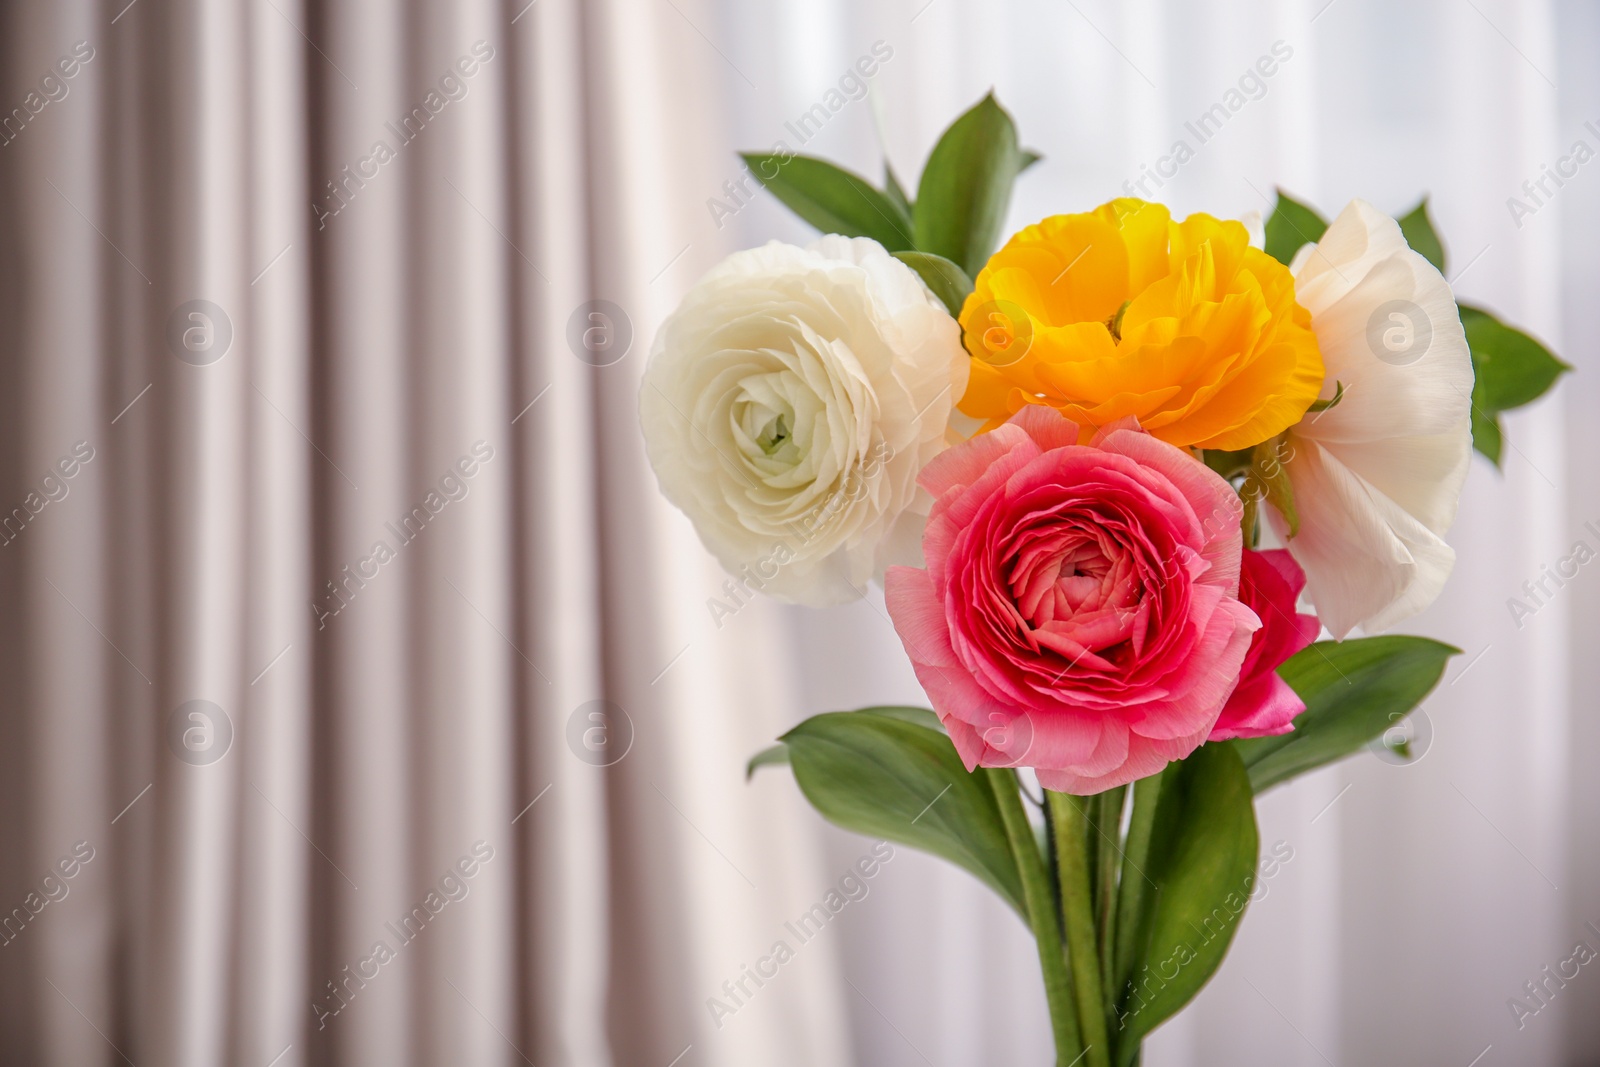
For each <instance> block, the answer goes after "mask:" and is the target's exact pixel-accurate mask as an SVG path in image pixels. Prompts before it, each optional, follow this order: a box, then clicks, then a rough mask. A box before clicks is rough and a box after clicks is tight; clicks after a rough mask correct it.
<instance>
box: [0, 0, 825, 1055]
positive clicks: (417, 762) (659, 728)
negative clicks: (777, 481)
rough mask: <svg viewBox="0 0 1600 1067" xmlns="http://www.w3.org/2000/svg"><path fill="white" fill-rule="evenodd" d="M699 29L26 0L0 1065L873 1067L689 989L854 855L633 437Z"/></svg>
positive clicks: (820, 973)
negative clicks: (838, 850) (776, 775)
mask: <svg viewBox="0 0 1600 1067" xmlns="http://www.w3.org/2000/svg"><path fill="white" fill-rule="evenodd" d="M707 18H708V16H707V15H706V13H705V11H704V10H703V9H702V8H701V7H700V6H699V5H697V4H694V3H692V2H690V0H670V2H666V3H661V2H656V3H646V2H644V0H639V2H623V0H584V2H582V3H579V2H578V0H535V2H527V0H511V2H508V3H496V2H491V0H469V2H460V3H458V2H454V0H451V2H444V0H439V2H434V3H422V2H409V3H405V4H402V5H395V6H391V5H381V4H375V3H360V2H356V0H328V2H316V3H309V2H297V0H249V2H248V3H232V2H223V0H135V2H134V3H132V4H128V3H127V0H112V2H111V3H84V2H78V3H70V2H64V3H51V4H30V5H20V4H19V5H7V6H6V7H5V9H4V14H3V16H0V72H3V74H4V77H3V78H0V87H3V90H4V91H5V92H6V93H7V94H8V95H7V98H6V99H4V100H3V101H0V108H3V109H4V112H5V114H6V115H7V116H8V117H7V118H6V119H5V121H4V122H3V123H0V126H3V129H4V133H3V140H4V144H3V146H0V203H3V204H4V205H5V208H4V210H3V211H0V235H3V236H0V279H3V283H4V284H3V285H0V375H3V381H0V435H3V436H0V440H3V447H0V493H3V496H0V507H4V508H5V523H4V531H5V532H4V534H3V535H0V542H3V543H0V603H3V604H4V605H5V607H6V611H5V612H4V616H3V622H0V627H3V631H0V664H3V667H0V671H3V674H0V677H3V678H4V680H5V684H4V685H3V686H0V802H3V803H0V811H3V812H4V818H0V892H3V894H4V897H3V899H0V909H3V915H4V923H3V924H0V925H3V929H4V933H3V935H0V941H3V947H0V1035H3V1038H0V1062H4V1063H7V1064H10V1063H16V1064H29V1065H33V1064H72V1065H81V1064H93V1063H104V1064H111V1063H123V1062H127V1063H131V1064H138V1065H140V1067H144V1065H146V1064H174V1065H194V1067H203V1065H213V1064H219V1063H230V1064H245V1065H251V1067H268V1065H269V1064H271V1065H272V1067H288V1065H291V1064H302V1063H314V1064H332V1063H361V1064H380V1063H381V1064H386V1065H391V1064H395V1065H398V1064H443V1063H451V1064H500V1063H507V1064H509V1063H523V1062H526V1063H533V1064H538V1065H539V1067H549V1065H560V1064H573V1065H584V1067H588V1065H605V1064H611V1063H615V1064H628V1065H633V1064H651V1065H657V1067H669V1065H681V1067H692V1065H699V1064H730V1065H731V1064H750V1063H761V1064H796V1065H798V1064H808V1063H829V1064H842V1063H848V1062H849V1057H848V1053H847V1052H846V1051H845V1048H844V1044H845V1042H844V1038H843V1021H842V1020H843V1012H844V1009H843V1006H842V1001H841V999H840V997H839V994H838V993H837V991H836V990H837V988H838V986H839V983H838V981H837V978H836V976H835V974H834V962H833V957H832V955H831V953H832V951H833V949H831V948H829V947H828V946H826V945H824V946H820V947H819V948H817V949H816V950H814V951H812V952H811V957H810V959H809V960H808V964H807V966H806V968H805V969H803V970H799V969H797V972H796V973H795V974H794V975H792V976H785V978H784V980H783V983H773V987H772V989H771V990H770V991H763V992H762V995H761V998H760V1001H761V1002H760V1003H759V1004H758V1003H756V1002H755V1001H752V1002H751V1003H750V1004H749V1005H748V1007H749V1008H750V1009H751V1010H749V1011H741V1012H740V1013H739V1015H738V1017H737V1018H736V1019H734V1020H732V1021H724V1022H725V1025H724V1026H722V1027H721V1028H719V1027H718V1026H717V1025H716V1024H715V1022H714V1021H713V1018H712V1015H711V1014H710V1013H709V1012H708V1011H707V1009H706V1006H705V1003H704V1002H705V1000H706V999H707V998H708V997H710V996H712V995H714V994H717V993H718V992H719V988H720V986H721V983H722V982H723V980H724V979H727V978H737V977H738V975H739V974H740V968H741V966H742V965H744V964H747V963H750V962H753V961H754V959H755V958H756V957H757V956H758V955H760V954H761V953H762V952H764V951H765V949H766V947H767V946H769V945H770V944H771V942H772V940H773V937H774V931H776V930H777V928H778V926H779V924H780V920H781V918H782V917H783V916H784V915H785V914H798V913H799V912H800V911H802V910H804V907H805V906H806V905H807V904H809V902H810V899H811V897H812V896H813V893H812V890H813V889H814V888H815V887H814V886H812V885H811V884H810V883H809V882H807V881H806V879H804V878H802V877H800V874H801V872H804V871H808V870H811V869H813V868H817V869H821V867H822V865H821V863H820V861H817V860H816V858H815V855H814V852H813V850H814V845H813V844H812V843H811V836H810V835H809V834H808V833H807V832H805V828H806V827H807V826H809V825H810V824H809V823H802V822H801V821H800V820H801V819H803V818H806V817H807V816H805V814H804V813H803V811H802V809H801V808H800V806H799V804H798V803H797V802H795V801H794V800H793V798H792V797H790V796H788V794H785V798H784V799H783V800H781V801H778V800H772V799H767V800H764V799H763V797H767V798H772V797H776V796H777V794H775V793H773V792H770V791H769V792H766V793H750V794H745V793H744V792H743V791H742V785H741V783H740V782H739V776H740V760H741V758H742V757H743V756H744V755H746V754H748V752H750V751H752V750H754V749H755V748H756V747H757V746H758V745H759V744H760V743H762V742H763V741H764V740H765V739H767V738H770V737H771V736H772V735H773V734H774V733H775V732H777V730H778V729H779V728H780V724H781V723H783V722H785V721H788V720H789V719H792V718H793V717H794V715H795V709H794V708H792V707H790V706H789V705H788V704H787V703H786V698H784V697H783V696H782V693H783V692H784V691H785V689H784V687H783V685H782V684H781V682H782V678H783V674H782V660H781V658H780V657H779V656H778V655H777V651H778V650H777V649H776V648H775V647H774V646H773V642H772V640H771V638H770V636H768V635H771V634H773V633H775V632H777V630H778V628H777V627H775V626H769V625H763V626H750V627H745V628H742V629H741V630H740V631H739V632H738V633H735V634H731V635H720V636H717V637H716V639H715V640H713V639H712V638H711V636H709V635H708V633H707V624H706V620H705V613H704V607H703V599H704V596H705V593H704V592H703V590H704V589H706V588H711V589H714V588H715V586H716V584H717V583H716V581H715V579H714V576H713V575H712V574H711V573H710V572H709V571H708V570H705V569H704V568H706V567H707V566H708V564H703V563H699V562H698V561H700V560H702V559H703V556H702V554H700V553H698V552H697V551H696V550H694V548H693V542H692V535H691V534H690V533H689V531H688V530H687V527H686V526H685V525H684V524H683V523H682V521H681V520H680V519H678V518H677V517H676V516H674V515H672V514H670V513H669V512H668V511H667V509H666V508H665V506H664V505H663V504H662V503H661V502H660V501H659V499H658V497H657V494H656V492H655V490H654V484H653V480H652V479H651V478H650V476H649V473H648V469H647V467H646V466H645V465H644V463H643V456H642V450H641V446H640V442H639V440H638V434H637V431H636V429H635V416H634V398H635V391H636V383H637V375H638V372H639V370H640V368H641V366H642V362H643V357H644V355H645V354H646V352H647V350H648V343H649V339H650V336H651V334H652V333H653V330H654V327H655V325H656V323H657V322H658V321H659V319H660V317H661V315H662V314H664V312H665V311H666V310H667V309H668V307H670V304H671V302H672V301H673V300H674V299H675V294H676V293H677V292H679V291H681V289H682V286H683V284H685V282H686V280H687V279H689V278H692V277H693V276H694V274H695V273H696V272H698V271H699V270H702V269H704V267H705V266H707V265H709V264H710V263H711V262H713V261H714V260H715V259H716V258H718V257H719V256H720V255H721V254H722V253H723V252H724V251H726V249H724V248H721V247H718V246H717V245H716V244H715V242H713V241H708V240H706V239H705V238H704V237H703V236H702V237H696V238H695V240H694V242H693V243H692V244H691V240H690V237H688V236H685V235H684V234H682V233H680V232H678V231H677V230H675V229H674V223H673V221H672V217H671V216H672V213H671V212H668V211H666V210H664V209H663V208H662V203H663V202H664V200H665V198H666V197H668V196H669V195H675V196H677V198H678V199H679V200H684V199H687V202H691V203H694V202H697V201H698V198H699V197H700V196H701V195H702V194H700V193H699V190H701V189H714V188H715V187H716V186H717V184H718V183H719V182H720V180H721V179H722V177H724V175H723V174H722V173H721V172H720V170H718V169H717V168H718V167H719V166H721V165H724V163H725V161H723V160H722V159H721V158H720V157H718V158H712V153H711V152H710V151H709V150H708V149H707V146H705V145H703V144H700V143H697V142H696V140H695V137H694V135H693V132H692V131H693V130H694V129H695V128H696V122H695V121H694V119H695V117H696V116H700V115H704V114H707V113H708V112H709V111H710V109H711V108H712V107H713V104H714V99H715V88H716V84H715V81H714V79H712V78H711V77H710V76H709V75H708V74H707V72H706V68H705V64H704V63H702V62H700V60H701V59H703V58H704V57H696V58H695V61H694V62H685V61H683V56H682V45H683V42H684V41H686V40H695V41H698V40H700V38H699V37H697V36H690V34H691V33H697V32H698V30H697V29H696V27H697V26H699V25H704V24H706V20H707ZM710 61H711V62H715V58H714V57H712V58H711V60H710ZM13 107H14V108H15V110H12V108H13ZM674 190H676V192H674ZM683 190H688V192H686V193H685V192H683ZM678 214H680V215H681V214H682V213H681V212H680V213H678ZM685 246H690V247H685ZM592 300H604V301H607V302H608V303H607V304H604V305H597V306H591V305H590V304H589V303H588V302H589V301H592ZM597 316H598V317H597ZM630 338H631V339H630ZM684 560H691V561H696V562H695V563H693V564H691V565H690V566H689V567H688V568H687V569H686V567H685V565H684V563H683V562H682V561H684ZM696 568H700V569H698V570H697V569H696ZM750 610H751V611H752V612H760V611H766V610H768V609H766V608H765V607H762V608H752V609H750ZM790 792H791V793H792V791H790ZM747 795H748V798H749V799H748V801H747V802H745V801H741V802H739V803H737V804H730V803H728V802H727V798H728V797H730V796H732V797H744V796H747ZM758 887H759V888H758Z"/></svg>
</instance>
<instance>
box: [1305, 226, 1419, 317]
mask: <svg viewBox="0 0 1600 1067" xmlns="http://www.w3.org/2000/svg"><path fill="white" fill-rule="evenodd" d="M1405 249H1406V239H1405V237H1404V236H1402V235H1401V233H1400V224H1399V223H1397V222H1395V221H1394V220H1393V219H1391V218H1390V217H1389V216H1387V215H1385V214H1384V213H1383V212H1381V211H1379V210H1378V209H1377V208H1375V207H1373V206H1372V205H1371V204H1369V203H1367V202H1366V201H1365V200H1352V201H1350V203H1349V204H1347V205H1346V206H1345V209H1344V210H1343V211H1341V212H1339V217H1338V218H1336V219H1334V220H1333V222H1332V223H1331V224H1330V225H1329V226H1328V231H1327V232H1326V233H1324V234H1323V235H1322V240H1320V241H1318V242H1317V243H1316V244H1315V245H1311V246H1307V247H1306V248H1302V249H1301V250H1300V252H1299V253H1298V254H1297V255H1296V256H1295V259H1294V265H1293V267H1292V270H1293V273H1294V295H1295V299H1296V300H1298V301H1300V305H1301V306H1302V307H1304V308H1305V309H1306V310H1307V311H1309V312H1311V314H1312V316H1313V317H1315V316H1316V315H1317V314H1318V313H1319V312H1321V311H1322V310H1323V309H1324V308H1326V307H1327V306H1328V305H1329V304H1332V303H1333V302H1334V301H1335V300H1338V299H1339V298H1340V297H1342V296H1344V294H1345V293H1348V292H1349V291H1350V290H1351V289H1353V288H1355V286H1356V284H1357V283H1358V282H1360V281H1361V279H1363V278H1365V277H1366V276H1367V273H1368V272H1369V271H1371V270H1372V268H1373V267H1374V266H1376V265H1377V264H1378V263H1380V262H1382V261H1383V260H1385V259H1388V258H1389V257H1390V256H1392V255H1394V254H1395V253H1397V252H1403V251H1405Z"/></svg>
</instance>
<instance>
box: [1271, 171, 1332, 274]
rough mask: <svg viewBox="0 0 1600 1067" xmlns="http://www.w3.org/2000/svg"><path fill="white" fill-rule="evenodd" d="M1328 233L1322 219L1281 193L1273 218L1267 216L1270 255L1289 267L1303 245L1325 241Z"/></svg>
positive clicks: (1280, 190) (1313, 211)
mask: <svg viewBox="0 0 1600 1067" xmlns="http://www.w3.org/2000/svg"><path fill="white" fill-rule="evenodd" d="M1327 229H1328V224H1327V222H1326V221H1324V220H1323V218H1322V216H1321V215H1318V214H1317V213H1316V211H1315V210H1313V209H1312V208H1309V207H1307V206H1306V205H1304V204H1302V203H1300V202H1299V201H1298V200H1295V199H1294V198H1293V197H1291V196H1289V195H1288V194H1287V193H1285V192H1284V191H1283V190H1282V189H1279V190H1278V200H1277V202H1276V203H1275V204H1273V205H1272V214H1271V215H1268V216H1267V224H1266V238H1267V243H1266V251H1267V255H1269V256H1271V257H1272V258H1273V259H1275V260H1277V261H1278V262H1279V263H1282V264H1283V265H1284V266H1288V265H1289V263H1290V262H1291V261H1292V260H1293V259H1294V254H1295V253H1296V252H1298V251H1300V248H1301V246H1302V245H1308V244H1312V243H1313V242H1316V241H1320V240H1322V235H1323V234H1324V233H1325V232H1327Z"/></svg>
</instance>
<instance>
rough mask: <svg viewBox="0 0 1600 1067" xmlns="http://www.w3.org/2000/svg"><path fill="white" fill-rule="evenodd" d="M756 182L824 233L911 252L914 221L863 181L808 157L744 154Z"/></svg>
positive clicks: (828, 164) (840, 169)
mask: <svg viewBox="0 0 1600 1067" xmlns="http://www.w3.org/2000/svg"><path fill="white" fill-rule="evenodd" d="M741 155H742V157H743V159H744V161H745V163H746V164H747V165H748V166H749V167H750V173H752V174H754V175H755V176H756V180H757V181H759V182H760V183H761V184H762V185H764V186H766V187H767V189H768V190H769V191H770V192H771V193H772V195H773V196H775V197H777V198H778V199H779V200H781V201H783V202H784V203H785V204H786V205H788V206H789V208H790V209H791V210H792V211H794V213H795V214H796V215H799V216H800V217H801V218H802V219H805V220H806V221H807V222H809V223H811V225H813V226H815V227H816V228H817V229H819V230H821V231H822V232H823V233H842V234H844V235H845V236H846V237H870V238H872V239H873V240H874V241H877V242H878V243H879V244H881V245H883V247H885V248H887V249H888V250H889V251H891V252H898V251H901V250H903V249H907V248H910V247H911V219H910V217H909V216H908V215H907V214H906V212H905V211H904V210H902V209H901V208H900V207H898V206H897V205H896V204H895V203H894V201H893V200H891V199H890V198H889V197H888V196H886V195H884V194H883V193H881V192H879V191H878V190H877V189H876V188H874V187H873V186H872V184H871V183H870V182H868V181H867V180H866V179H865V178H862V177H860V176H859V175H855V174H851V173H850V172H849V171H847V170H844V169H842V168H840V167H836V166H834V165H833V164H832V163H829V162H827V161H826V160H822V159H814V158H812V157H810V156H795V155H766V154H761V153H756V152H745V153H741Z"/></svg>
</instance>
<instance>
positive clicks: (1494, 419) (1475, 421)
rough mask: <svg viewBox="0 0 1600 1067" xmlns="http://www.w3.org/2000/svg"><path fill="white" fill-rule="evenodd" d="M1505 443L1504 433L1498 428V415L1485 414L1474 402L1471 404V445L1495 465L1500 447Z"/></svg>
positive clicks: (1498, 458)
mask: <svg viewBox="0 0 1600 1067" xmlns="http://www.w3.org/2000/svg"><path fill="white" fill-rule="evenodd" d="M1504 443H1505V434H1504V433H1503V432H1502V431H1501V429H1500V417H1499V416H1498V415H1485V414H1484V413H1483V411H1482V410H1480V409H1479V408H1478V406H1477V405H1476V404H1474V405H1473V406H1472V447H1473V448H1476V449H1477V450H1478V451H1479V452H1481V453H1483V454H1484V455H1485V456H1487V457H1488V458H1489V462H1490V463H1493V464H1494V465H1495V466H1496V467H1498V466H1500V449H1501V446H1502V445H1503V444H1504Z"/></svg>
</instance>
